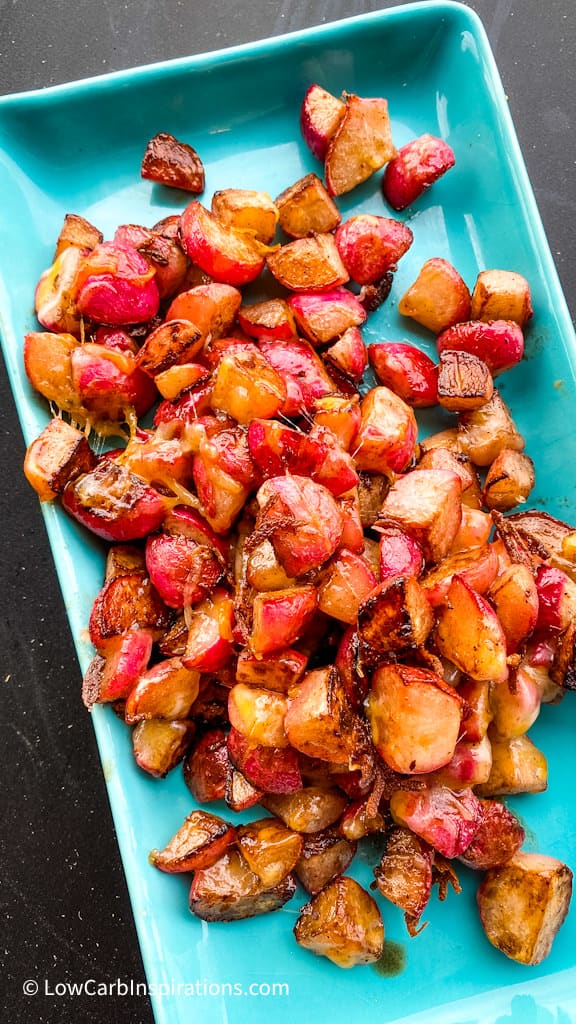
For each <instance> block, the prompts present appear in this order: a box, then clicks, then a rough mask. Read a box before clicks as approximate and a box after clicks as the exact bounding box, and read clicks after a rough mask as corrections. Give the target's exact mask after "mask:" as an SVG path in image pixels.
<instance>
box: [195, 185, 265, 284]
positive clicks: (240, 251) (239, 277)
mask: <svg viewBox="0 0 576 1024" xmlns="http://www.w3.org/2000/svg"><path fill="white" fill-rule="evenodd" d="M180 234H181V236H182V245H183V247H184V250H185V252H186V253H187V255H188V256H189V257H190V259H191V260H192V261H193V262H194V263H196V264H197V265H198V266H199V267H200V268H201V270H203V271H204V272H205V273H206V274H209V275H210V277H211V278H212V279H213V280H214V281H217V282H220V283H222V284H231V285H244V284H248V282H249V281H254V279H255V278H257V277H258V275H259V274H260V272H261V271H262V269H263V267H264V262H265V254H266V252H267V251H268V247H267V246H265V245H263V244H262V242H258V241H257V240H256V239H255V238H254V237H253V236H252V237H251V236H250V235H247V234H245V233H243V232H241V231H237V230H235V229H234V228H232V227H230V226H228V225H227V224H223V223H222V222H221V221H220V220H218V218H217V217H215V216H214V214H212V213H210V211H209V210H206V209H205V208H204V207H203V206H202V205H201V203H199V202H198V201H197V200H193V201H192V202H191V203H190V204H189V206H187V207H186V209H185V210H184V213H183V214H182V216H181V217H180Z"/></svg>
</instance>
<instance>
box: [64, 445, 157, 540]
mask: <svg viewBox="0 0 576 1024" xmlns="http://www.w3.org/2000/svg"><path fill="white" fill-rule="evenodd" d="M168 503H169V499H167V498H165V497H164V496H163V495H161V494H159V492H158V491H156V490H154V488H153V487H150V486H148V485H147V484H145V483H144V482H143V481H142V480H141V479H140V478H139V477H137V476H135V475H134V474H133V473H130V472H129V471H128V470H126V469H124V467H123V466H119V465H118V464H117V463H115V462H112V461H111V460H110V459H105V460H103V461H102V462H100V463H99V464H98V465H97V466H96V468H95V469H93V470H92V471H91V472H89V473H84V474H83V475H82V476H79V477H77V478H76V479H73V480H70V481H69V482H68V484H67V485H66V487H65V488H64V492H63V494H62V505H63V507H64V509H65V510H66V512H68V513H69V515H71V516H72V517H73V518H74V519H77V520H78V522H79V523H82V525H83V526H85V527H86V528H87V529H88V530H91V531H92V533H95V534H96V535H97V536H98V537H103V538H104V540H109V541H113V542H114V541H126V540H135V539H137V538H139V537H145V536H146V535H147V534H149V533H152V532H153V531H154V530H157V529H158V527H159V526H160V525H161V523H162V520H163V519H164V516H165V514H166V511H167V506H168Z"/></svg>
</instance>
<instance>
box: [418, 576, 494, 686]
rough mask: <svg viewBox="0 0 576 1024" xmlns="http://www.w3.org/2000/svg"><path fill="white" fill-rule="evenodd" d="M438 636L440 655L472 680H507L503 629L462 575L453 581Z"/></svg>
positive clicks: (443, 610) (437, 643)
mask: <svg viewBox="0 0 576 1024" xmlns="http://www.w3.org/2000/svg"><path fill="white" fill-rule="evenodd" d="M435 636H436V645H437V647H438V649H439V651H440V653H441V654H443V655H444V656H445V657H446V658H448V659H449V661H452V662H454V664H455V665H456V666H457V667H458V668H459V669H460V670H461V671H462V672H465V673H466V675H469V676H471V677H472V679H479V680H483V679H487V680H492V681H493V682H495V683H503V682H505V680H506V679H507V678H508V665H507V662H506V654H507V651H506V638H505V636H504V632H503V630H502V626H501V625H500V623H499V621H498V618H497V616H496V613H495V611H494V609H493V608H492V606H491V605H490V604H489V603H488V601H486V599H485V598H483V597H482V596H481V595H480V594H478V593H477V591H475V590H474V589H473V587H471V586H470V584H469V583H467V582H466V580H465V579H463V578H462V577H461V576H458V575H455V576H454V577H453V578H452V582H451V583H450V587H449V589H448V593H447V595H446V603H445V604H444V605H443V606H442V607H441V608H440V609H439V612H438V619H437V627H436V634H435Z"/></svg>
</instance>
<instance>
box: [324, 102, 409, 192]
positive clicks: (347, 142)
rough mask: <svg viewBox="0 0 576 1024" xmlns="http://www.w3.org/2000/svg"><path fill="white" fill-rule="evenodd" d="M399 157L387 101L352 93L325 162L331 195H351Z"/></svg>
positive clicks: (327, 182) (327, 183)
mask: <svg viewBox="0 0 576 1024" xmlns="http://www.w3.org/2000/svg"><path fill="white" fill-rule="evenodd" d="M395 154H396V148H395V146H394V143H393V141H392V132H391V129H390V117H389V114H388V102H387V100H385V99H379V98H370V99H365V98H364V97H361V96H355V95H354V94H353V93H349V94H348V95H347V96H346V109H345V111H344V117H343V118H342V120H341V121H340V124H339V125H338V127H337V129H336V132H335V133H334V135H333V137H332V139H331V140H330V144H329V146H328V151H327V153H326V160H325V162H324V171H325V175H326V187H327V189H328V192H329V193H330V195H331V196H341V195H343V193H344V192H350V191H351V189H353V188H356V186H357V185H360V184H361V183H362V182H363V181H366V179H367V178H369V177H370V176H371V175H372V174H373V173H374V171H378V170H380V168H381V167H383V166H384V164H385V163H387V161H388V160H390V159H391V158H392V157H393V156H395Z"/></svg>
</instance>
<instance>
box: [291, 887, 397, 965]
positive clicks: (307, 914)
mask: <svg viewBox="0 0 576 1024" xmlns="http://www.w3.org/2000/svg"><path fill="white" fill-rule="evenodd" d="M294 935H295V937H296V942H297V943H298V944H299V945H300V946H304V948H305V949H309V950H310V951H311V952H312V953H316V954H317V955H318V956H325V957H327V958H328V959H329V960H331V961H332V962H333V963H335V964H336V966H337V967H355V966H356V965H357V964H371V963H375V962H376V961H377V960H379V959H380V957H381V956H382V950H383V948H384V925H383V923H382V917H381V915H380V911H379V909H378V906H377V904H376V902H375V900H374V899H373V898H372V896H370V894H369V893H367V892H366V891H365V890H364V889H363V888H362V887H361V886H360V885H359V884H358V882H355V881H354V879H353V878H348V877H347V876H346V875H344V876H342V877H340V878H335V879H334V880H333V881H332V882H329V883H328V885H327V886H326V887H325V888H324V889H322V891H321V892H319V893H318V894H317V895H316V896H314V897H313V898H312V900H311V901H310V903H306V904H305V905H304V906H303V907H302V910H301V912H300V917H299V918H298V920H297V922H296V925H295V926H294Z"/></svg>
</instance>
